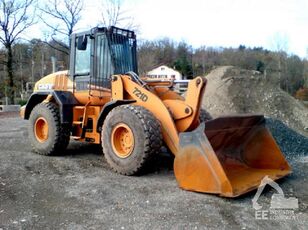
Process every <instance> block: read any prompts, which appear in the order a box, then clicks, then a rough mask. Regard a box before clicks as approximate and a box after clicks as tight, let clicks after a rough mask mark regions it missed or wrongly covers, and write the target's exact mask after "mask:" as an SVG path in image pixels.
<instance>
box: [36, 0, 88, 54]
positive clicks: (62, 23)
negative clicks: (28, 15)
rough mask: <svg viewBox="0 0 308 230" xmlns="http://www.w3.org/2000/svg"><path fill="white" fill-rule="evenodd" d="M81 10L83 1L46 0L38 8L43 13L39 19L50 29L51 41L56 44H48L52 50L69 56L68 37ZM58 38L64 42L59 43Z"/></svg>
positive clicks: (78, 18) (79, 17)
mask: <svg viewBox="0 0 308 230" xmlns="http://www.w3.org/2000/svg"><path fill="white" fill-rule="evenodd" d="M82 8H83V0H62V1H59V0H47V1H46V2H45V4H44V6H41V7H39V9H40V10H41V12H42V13H43V14H42V15H41V16H40V18H41V20H42V21H43V22H44V24H45V25H46V26H47V27H49V28H50V29H51V35H50V36H51V40H52V41H53V43H56V44H57V46H54V45H52V43H49V45H51V46H52V47H53V48H54V49H57V50H59V51H62V52H64V53H66V54H69V49H68V47H69V45H70V42H69V41H70V36H71V34H72V33H73V32H74V29H75V26H76V25H77V23H78V22H79V21H80V19H81V11H82ZM46 15H47V16H49V17H46ZM60 37H62V38H63V37H64V40H66V41H65V42H63V41H61V39H60ZM59 47H60V48H59Z"/></svg>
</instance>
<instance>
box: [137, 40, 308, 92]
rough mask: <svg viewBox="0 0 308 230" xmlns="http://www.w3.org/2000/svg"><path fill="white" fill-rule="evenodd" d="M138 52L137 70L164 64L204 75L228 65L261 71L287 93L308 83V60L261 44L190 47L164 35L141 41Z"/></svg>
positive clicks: (188, 75) (190, 73)
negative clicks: (234, 46) (268, 48)
mask: <svg viewBox="0 0 308 230" xmlns="http://www.w3.org/2000/svg"><path fill="white" fill-rule="evenodd" d="M138 56H139V72H140V73H141V74H144V73H146V71H148V70H150V69H151V68H153V67H155V66H158V65H160V64H165V65H168V66H170V67H173V68H174V69H176V70H178V71H179V72H181V73H182V75H184V76H186V77H187V78H188V79H189V78H192V77H194V76H204V75H205V74H207V73H209V72H210V71H211V70H212V69H213V68H214V67H216V66H222V65H232V66H237V67H240V68H243V69H248V70H255V71H259V72H261V73H262V74H264V75H265V77H266V79H268V80H269V81H272V82H273V83H276V84H277V85H279V86H280V87H281V88H282V89H283V90H285V91H286V92H288V93H290V94H291V95H295V93H296V91H298V90H299V89H301V88H304V87H305V86H306V87H308V85H307V84H308V60H307V59H301V58H300V57H299V56H297V55H293V54H291V55H290V54H288V53H286V52H285V51H283V50H279V51H270V50H267V49H264V48H263V47H253V48H250V47H246V46H245V45H239V47H237V48H223V47H206V46H201V47H199V48H195V49H193V48H192V46H190V45H189V44H187V43H186V42H184V41H182V42H179V43H176V42H174V41H173V40H172V39H169V38H164V39H160V40H156V41H141V42H140V44H139V48H138ZM305 84H306V85H305Z"/></svg>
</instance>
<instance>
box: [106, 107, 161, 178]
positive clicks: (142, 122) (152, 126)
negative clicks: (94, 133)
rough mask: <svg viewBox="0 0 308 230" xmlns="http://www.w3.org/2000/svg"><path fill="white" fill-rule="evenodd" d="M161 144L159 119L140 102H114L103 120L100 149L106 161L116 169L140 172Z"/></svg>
mask: <svg viewBox="0 0 308 230" xmlns="http://www.w3.org/2000/svg"><path fill="white" fill-rule="evenodd" d="M161 145H162V137H161V128H160V123H159V122H158V121H157V119H156V118H155V117H154V115H153V114H152V113H151V112H150V111H148V110H147V109H145V108H143V107H141V106H133V105H122V106H118V107H116V108H114V109H113V110H112V111H111V112H110V113H109V114H108V115H107V117H106V119H105V121H104V125H103V129H102V146H103V151H104V154H105V158H106V160H107V162H108V164H109V165H110V167H111V168H112V169H113V170H114V171H116V172H117V173H120V174H123V175H135V174H139V173H141V172H144V170H145V169H146V168H147V166H148V165H149V162H150V161H151V159H152V157H153V156H154V155H155V153H157V152H158V151H160V148H161Z"/></svg>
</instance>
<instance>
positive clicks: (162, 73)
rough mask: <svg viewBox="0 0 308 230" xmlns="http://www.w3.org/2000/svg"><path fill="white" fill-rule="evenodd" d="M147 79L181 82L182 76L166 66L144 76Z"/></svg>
mask: <svg viewBox="0 0 308 230" xmlns="http://www.w3.org/2000/svg"><path fill="white" fill-rule="evenodd" d="M146 77H147V78H152V79H175V80H182V79H183V77H182V74H181V73H180V72H179V71H176V70H174V69H172V68H170V67H168V66H166V65H161V66H159V67H157V68H155V69H153V70H151V71H149V72H147V74H146Z"/></svg>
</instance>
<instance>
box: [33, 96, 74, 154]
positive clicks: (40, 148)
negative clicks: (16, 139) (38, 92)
mask: <svg viewBox="0 0 308 230" xmlns="http://www.w3.org/2000/svg"><path fill="white" fill-rule="evenodd" d="M28 131H29V139H30V142H31V145H32V148H33V151H34V152H36V153H38V154H41V155H46V156H50V155H56V154H59V153H60V152H62V151H63V150H65V149H66V147H67V145H68V143H69V139H70V127H69V125H64V124H61V121H60V113H59V108H58V107H57V106H56V105H55V104H54V103H51V102H48V103H40V104H38V105H36V106H35V107H34V109H33V110H32V112H31V114H30V118H29V128H28Z"/></svg>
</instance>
